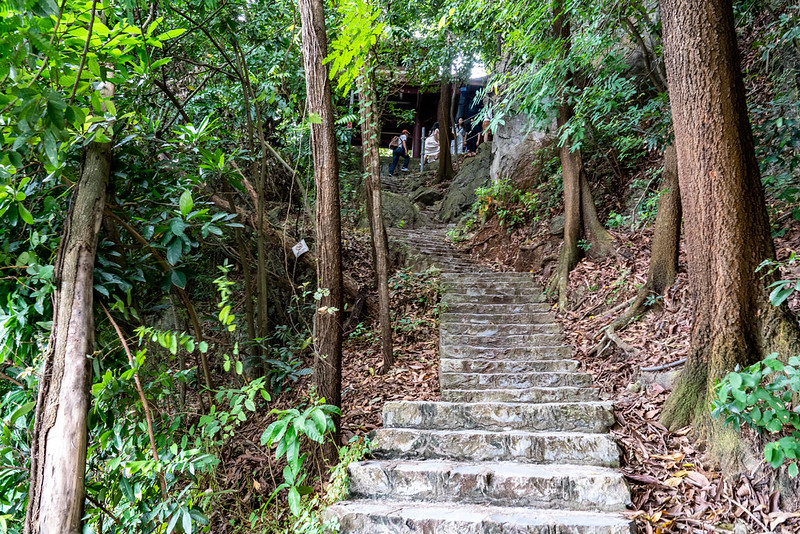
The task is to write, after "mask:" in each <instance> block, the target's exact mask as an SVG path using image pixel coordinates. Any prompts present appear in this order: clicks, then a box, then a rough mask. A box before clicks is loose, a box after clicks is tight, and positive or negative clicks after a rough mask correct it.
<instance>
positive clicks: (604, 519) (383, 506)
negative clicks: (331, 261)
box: [324, 500, 636, 534]
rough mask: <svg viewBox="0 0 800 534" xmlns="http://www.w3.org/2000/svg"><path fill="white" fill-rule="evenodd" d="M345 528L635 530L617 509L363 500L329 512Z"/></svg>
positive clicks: (402, 533) (444, 533)
mask: <svg viewBox="0 0 800 534" xmlns="http://www.w3.org/2000/svg"><path fill="white" fill-rule="evenodd" d="M324 518H325V520H330V519H336V520H338V523H339V525H340V527H341V530H339V532H340V533H341V534H635V533H636V524H635V523H634V522H633V521H631V520H629V519H624V518H623V517H621V516H620V515H618V514H610V513H592V512H575V511H568V510H537V509H533V508H519V507H514V508H511V507H504V506H486V505H469V504H463V505H462V504H455V503H447V504H436V503H409V502H400V501H385V500H359V501H347V502H340V503H337V504H335V505H333V506H331V507H330V508H328V509H327V510H326V511H325V513H324Z"/></svg>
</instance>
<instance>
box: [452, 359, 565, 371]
mask: <svg viewBox="0 0 800 534" xmlns="http://www.w3.org/2000/svg"><path fill="white" fill-rule="evenodd" d="M577 368H578V361H577V360H532V361H528V362H526V361H520V360H466V359H456V358H444V359H440V360H439V372H440V373H546V372H553V371H556V372H557V371H574V370H576V369H577Z"/></svg>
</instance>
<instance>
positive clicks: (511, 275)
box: [442, 271, 535, 284]
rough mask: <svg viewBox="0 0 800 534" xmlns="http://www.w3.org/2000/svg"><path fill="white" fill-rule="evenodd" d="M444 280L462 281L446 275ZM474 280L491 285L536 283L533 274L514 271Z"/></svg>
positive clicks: (496, 273)
mask: <svg viewBox="0 0 800 534" xmlns="http://www.w3.org/2000/svg"><path fill="white" fill-rule="evenodd" d="M442 278H443V279H444V280H447V281H450V280H453V281H457V280H462V278H459V277H455V276H448V275H446V274H445V275H443V276H442ZM465 280H469V279H465ZM474 280H486V281H487V282H489V283H491V282H505V281H517V280H524V281H526V282H529V283H531V284H534V283H535V280H534V277H533V274H531V273H521V272H514V271H507V272H495V273H493V274H492V277H491V278H485V279H482V278H480V279H479V278H475V279H474Z"/></svg>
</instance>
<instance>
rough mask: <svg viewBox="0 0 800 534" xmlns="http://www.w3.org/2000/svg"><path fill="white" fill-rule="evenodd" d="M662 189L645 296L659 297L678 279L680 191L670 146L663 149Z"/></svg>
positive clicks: (674, 156)
mask: <svg viewBox="0 0 800 534" xmlns="http://www.w3.org/2000/svg"><path fill="white" fill-rule="evenodd" d="M661 187H662V189H663V190H665V191H663V192H662V193H661V197H659V199H658V211H657V212H656V224H655V229H654V230H653V246H652V247H651V251H650V268H649V270H648V272H647V283H646V284H645V285H644V287H643V289H644V291H645V292H646V293H647V295H648V296H658V295H663V294H664V291H666V290H667V288H668V287H669V286H671V285H672V284H673V283H674V282H675V278H676V277H677V276H678V254H679V253H680V241H681V219H682V218H683V210H682V209H681V189H680V185H679V183H678V156H677V154H676V152H675V147H674V146H673V145H670V146H668V147H667V148H666V149H665V150H664V171H663V172H662V174H661Z"/></svg>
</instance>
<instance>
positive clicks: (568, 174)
mask: <svg viewBox="0 0 800 534" xmlns="http://www.w3.org/2000/svg"><path fill="white" fill-rule="evenodd" d="M553 14H554V22H553V29H554V32H555V35H556V38H558V39H559V40H560V42H561V55H562V58H566V57H567V55H568V54H569V49H570V24H569V19H568V18H567V14H566V13H565V12H564V7H563V4H562V2H561V1H556V2H555V4H554V7H553ZM572 83H573V82H572V78H571V77H568V79H567V80H566V82H565V86H567V87H569V86H571V85H572ZM573 113H574V112H573V108H572V105H571V104H570V102H569V101H568V99H567V97H564V98H563V100H562V103H561V105H560V106H559V108H558V119H557V124H558V128H559V129H561V128H563V127H564V125H565V124H567V122H568V121H569V120H570V119H571V118H572V116H573ZM559 156H560V159H561V175H562V180H563V184H564V218H565V221H564V243H563V245H562V246H561V254H560V256H559V260H558V267H557V269H556V272H555V273H554V275H553V278H552V279H551V280H550V283H549V286H548V290H549V291H551V292H557V293H558V307H559V308H560V309H562V310H563V309H564V308H566V305H567V282H568V281H569V273H570V271H572V269H573V268H574V267H575V265H577V264H578V260H579V259H580V258H581V253H582V251H581V250H580V248H579V247H578V245H579V241H580V240H581V238H583V239H584V240H585V242H586V247H588V248H587V250H585V252H586V254H587V255H588V256H592V257H602V256H605V255H608V254H610V253H613V252H614V242H613V239H612V238H611V234H609V233H608V231H607V230H606V229H605V228H604V227H603V224H602V223H601V222H600V219H599V218H598V217H597V210H596V209H595V206H594V200H593V199H592V190H591V188H590V187H589V182H588V180H587V179H586V172H585V171H584V168H583V158H582V157H581V152H580V150H578V149H573V147H572V146H571V143H570V141H569V140H566V141H565V142H564V143H563V144H562V145H561V146H560V147H559Z"/></svg>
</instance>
